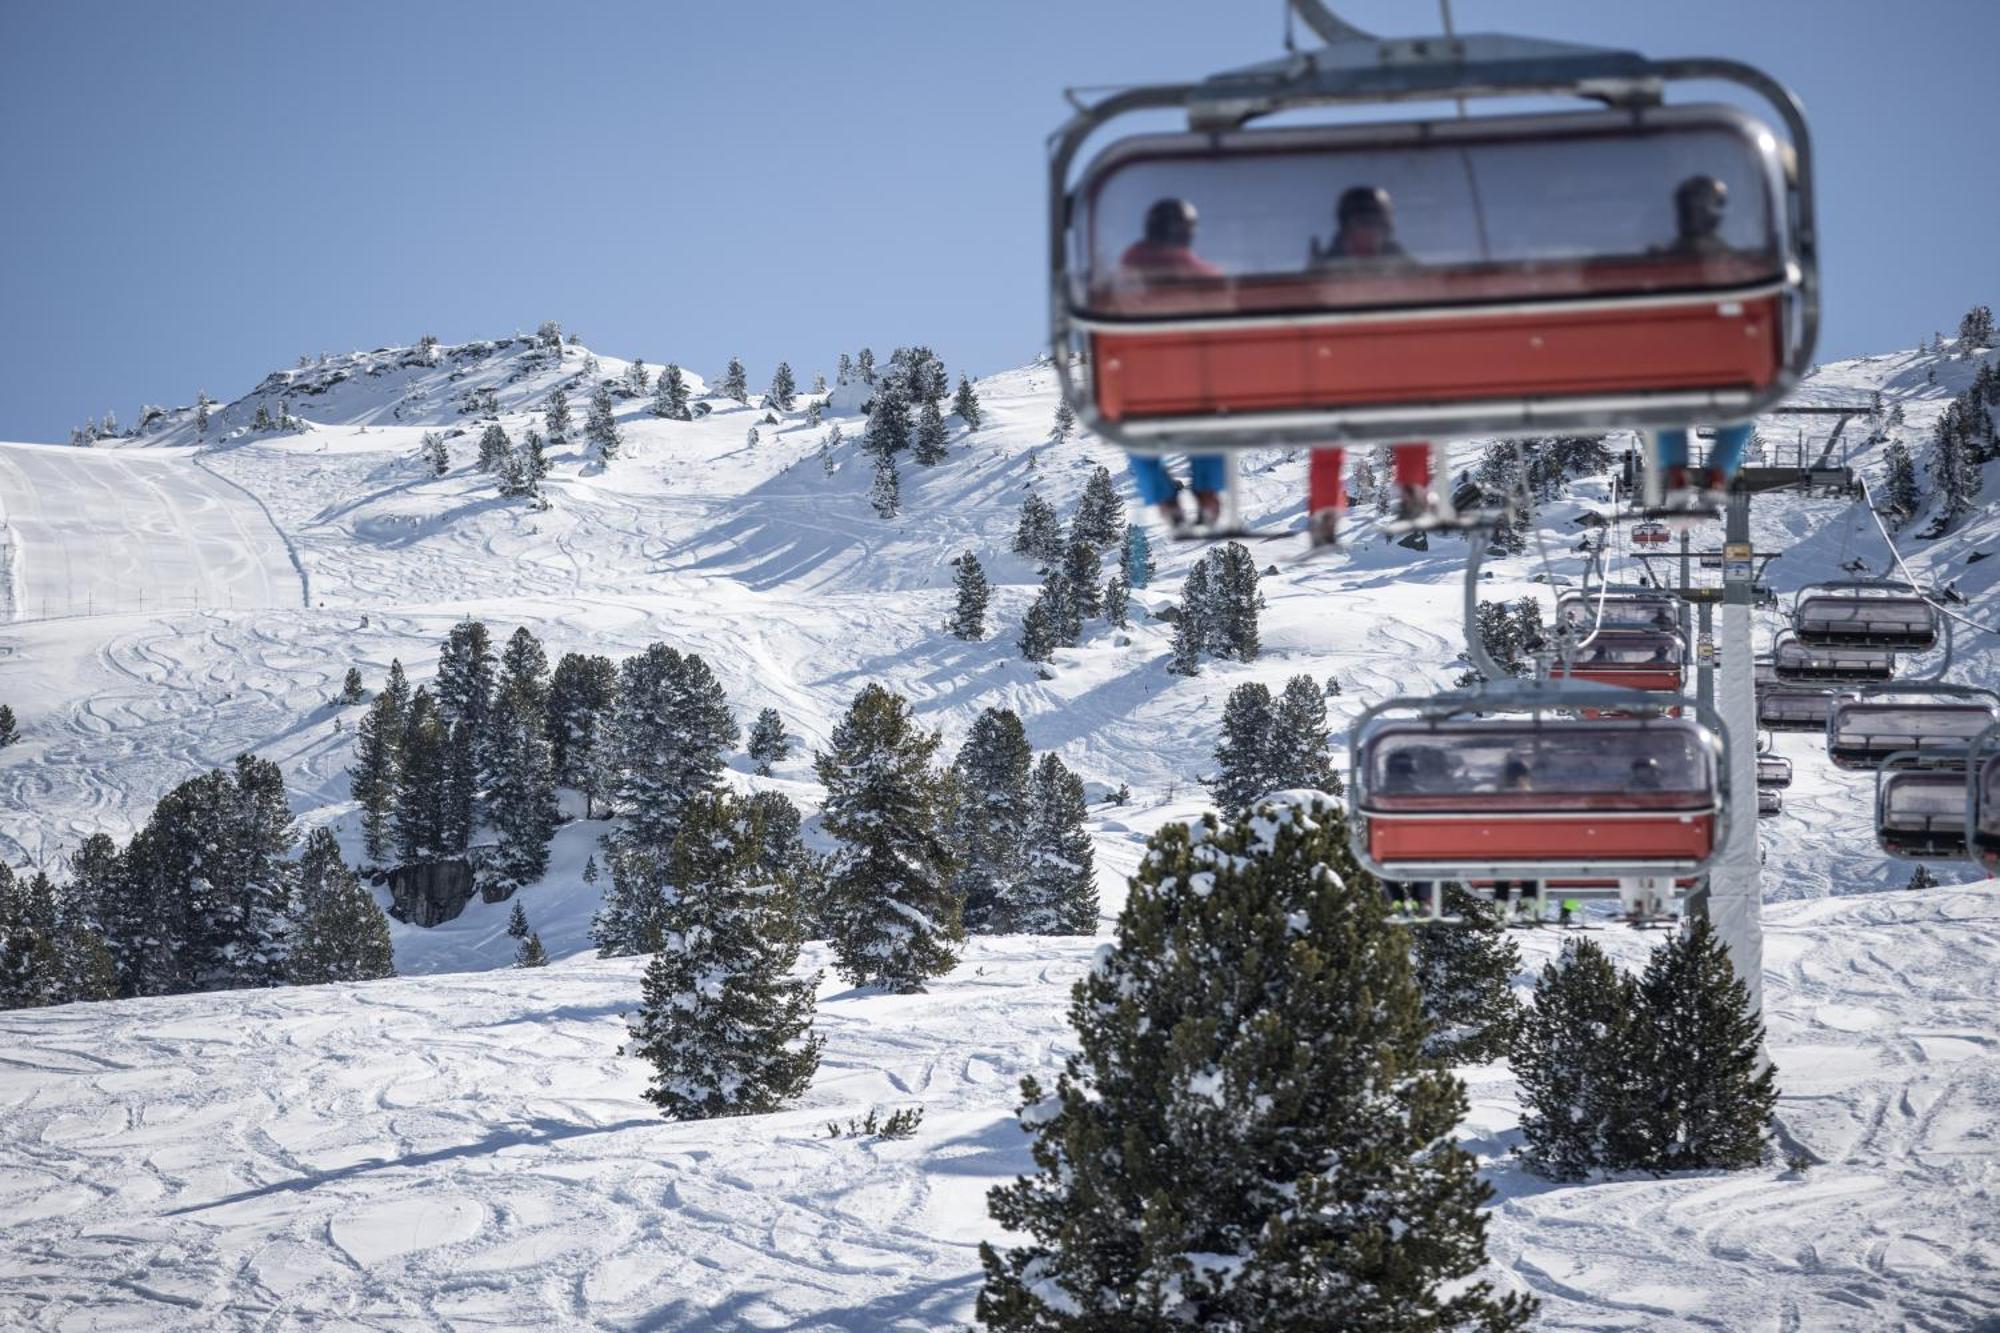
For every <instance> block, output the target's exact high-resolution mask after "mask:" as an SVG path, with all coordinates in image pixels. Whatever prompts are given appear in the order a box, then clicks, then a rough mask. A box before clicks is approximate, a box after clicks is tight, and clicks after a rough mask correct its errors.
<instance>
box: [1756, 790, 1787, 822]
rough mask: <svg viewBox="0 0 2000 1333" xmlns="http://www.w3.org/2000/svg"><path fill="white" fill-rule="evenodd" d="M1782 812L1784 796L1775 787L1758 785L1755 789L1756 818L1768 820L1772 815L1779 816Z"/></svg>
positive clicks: (1783, 810)
mask: <svg viewBox="0 0 2000 1333" xmlns="http://www.w3.org/2000/svg"><path fill="white" fill-rule="evenodd" d="M1784 812H1785V794H1784V793H1783V792H1781V791H1779V790H1778V789H1777V788H1776V787H1765V786H1761V785H1760V786H1759V787H1758V788H1757V817H1758V818H1759V819H1769V818H1770V817H1771V816H1772V815H1781V814H1783V813H1784Z"/></svg>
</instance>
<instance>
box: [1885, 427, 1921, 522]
mask: <svg viewBox="0 0 2000 1333" xmlns="http://www.w3.org/2000/svg"><path fill="white" fill-rule="evenodd" d="M1883 457H1884V459H1885V465H1886V467H1887V468H1888V474H1889V475H1888V485H1887V488H1886V489H1887V491H1888V494H1887V496H1886V497H1885V498H1886V500H1887V507H1888V510H1889V515H1890V517H1891V518H1892V519H1893V522H1894V524H1895V526H1898V527H1900V526H1901V525H1902V524H1904V523H1907V522H1909V521H1910V520H1911V519H1913V518H1915V517H1916V515H1917V510H1919V509H1921V508H1923V503H1924V497H1923V492H1922V491H1921V490H1919V489H1918V488H1917V469H1916V466H1915V464H1914V463H1912V462H1911V460H1910V451H1909V449H1908V448H1907V447H1905V446H1904V444H1903V442H1902V441H1901V440H1891V441H1889V447H1888V449H1887V450H1886V451H1885V452H1884V455H1883Z"/></svg>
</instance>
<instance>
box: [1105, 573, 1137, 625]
mask: <svg viewBox="0 0 2000 1333" xmlns="http://www.w3.org/2000/svg"><path fill="white" fill-rule="evenodd" d="M1131 603H1132V588H1131V585H1130V584H1128V583H1126V582H1125V571H1124V570H1123V569H1117V570H1113V571H1112V574H1111V577H1110V578H1108V579H1106V580H1104V622H1105V623H1106V624H1108V625H1110V626H1111V627H1112V628H1113V629H1125V628H1127V627H1128V626H1130V624H1131V623H1132V622H1131V619H1130V616H1129V614H1128V612H1129V609H1130V607H1131Z"/></svg>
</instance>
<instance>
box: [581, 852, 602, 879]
mask: <svg viewBox="0 0 2000 1333" xmlns="http://www.w3.org/2000/svg"><path fill="white" fill-rule="evenodd" d="M581 878H582V880H583V882H584V883H585V884H595V883H597V878H598V873H597V858H596V857H595V856H586V857H584V858H583V875H582V876H581Z"/></svg>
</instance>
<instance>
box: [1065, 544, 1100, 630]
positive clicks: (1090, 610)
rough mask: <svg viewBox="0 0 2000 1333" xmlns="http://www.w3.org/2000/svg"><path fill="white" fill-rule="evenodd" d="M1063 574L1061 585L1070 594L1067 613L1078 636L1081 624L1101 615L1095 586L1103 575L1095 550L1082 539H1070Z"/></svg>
mask: <svg viewBox="0 0 2000 1333" xmlns="http://www.w3.org/2000/svg"><path fill="white" fill-rule="evenodd" d="M1062 572H1063V584H1064V586H1065V587H1066V588H1067V589H1068V591H1069V602H1070V614H1071V615H1072V617H1074V619H1075V623H1076V631H1077V634H1079V635H1081V634H1082V633H1083V622H1084V621H1086V620H1094V619H1096V618H1097V617H1098V616H1099V615H1102V614H1103V612H1104V603H1103V601H1102V599H1101V598H1100V597H1099V596H1098V587H1097V580H1098V579H1099V577H1101V576H1102V574H1103V564H1102V563H1101V561H1100V559H1099V557H1098V554H1097V548H1096V547H1095V546H1093V545H1092V544H1091V543H1090V542H1089V541H1088V540H1087V539H1086V538H1084V537H1082V536H1072V537H1071V538H1070V540H1069V546H1068V547H1067V549H1065V550H1064V552H1063V565H1062Z"/></svg>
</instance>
